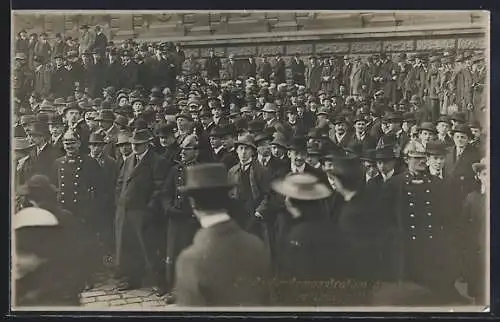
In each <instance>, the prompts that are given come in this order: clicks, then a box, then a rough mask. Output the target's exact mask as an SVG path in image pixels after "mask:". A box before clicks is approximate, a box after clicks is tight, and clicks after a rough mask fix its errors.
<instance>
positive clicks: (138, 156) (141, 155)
mask: <svg viewBox="0 0 500 322" xmlns="http://www.w3.org/2000/svg"><path fill="white" fill-rule="evenodd" d="M148 151H149V149H146V151H144V152H143V153H142V154H136V155H135V157H136V158H137V159H139V161H142V159H144V156H145V155H146V153H148Z"/></svg>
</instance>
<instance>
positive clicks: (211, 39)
mask: <svg viewBox="0 0 500 322" xmlns="http://www.w3.org/2000/svg"><path fill="white" fill-rule="evenodd" d="M487 31H488V30H487V28H486V26H485V25H484V24H478V23H476V24H474V23H469V24H458V23H457V24H445V25H443V24H438V25H426V26H395V27H377V28H374V27H369V28H351V29H341V28H335V29H326V30H308V31H293V32H273V33H269V32H265V33H254V34H225V35H204V36H183V37H175V36H174V37H169V36H163V37H161V36H160V37H155V38H146V37H144V36H142V35H139V37H138V38H137V39H136V41H138V42H155V41H174V42H180V43H182V44H183V45H185V46H204V45H214V44H228V43H230V44H231V45H238V44H250V43H272V42H276V41H285V42H286V41H290V42H294V41H305V40H307V41H321V40H324V41H327V40H332V41H335V40H359V39H361V38H387V37H391V38H397V37H402V38H404V37H412V38H418V37H440V36H443V37H444V36H450V35H457V36H459V35H463V36H467V35H471V36H484V35H485V34H486V33H487Z"/></svg>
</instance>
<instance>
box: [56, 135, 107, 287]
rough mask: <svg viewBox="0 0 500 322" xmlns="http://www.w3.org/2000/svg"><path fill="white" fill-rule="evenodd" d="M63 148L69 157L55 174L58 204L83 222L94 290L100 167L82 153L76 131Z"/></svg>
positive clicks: (59, 161)
mask: <svg viewBox="0 0 500 322" xmlns="http://www.w3.org/2000/svg"><path fill="white" fill-rule="evenodd" d="M63 146H64V150H65V151H66V155H65V156H63V157H60V158H58V159H56V161H55V167H54V170H55V173H54V174H53V178H52V182H53V184H54V185H55V186H56V187H57V188H58V190H59V193H58V202H59V205H60V206H61V208H64V209H66V210H68V211H70V212H71V213H72V214H73V215H74V216H75V217H76V218H77V219H79V221H80V222H81V223H82V229H83V230H85V232H84V233H83V234H82V235H83V236H84V240H82V245H81V246H82V247H84V248H85V249H86V253H87V256H88V257H87V258H88V261H87V264H88V274H89V276H88V277H87V283H88V285H87V287H88V288H90V287H92V281H91V274H92V272H93V270H94V268H95V267H96V265H98V262H99V261H100V259H99V258H98V256H95V255H97V254H98V252H97V251H96V250H97V247H98V246H97V245H98V244H97V227H95V222H96V220H95V219H96V218H95V216H98V215H99V213H98V212H96V211H95V206H96V202H95V201H96V198H95V196H96V195H97V194H98V193H99V192H98V191H96V187H97V186H98V184H97V179H98V177H99V176H96V173H99V171H100V168H99V164H98V163H97V161H96V160H94V159H93V158H91V157H89V156H88V155H86V154H81V153H80V146H81V141H80V138H79V136H78V135H77V134H76V132H74V131H72V130H69V131H67V132H66V133H65V134H64V136H63Z"/></svg>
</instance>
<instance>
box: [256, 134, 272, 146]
mask: <svg viewBox="0 0 500 322" xmlns="http://www.w3.org/2000/svg"><path fill="white" fill-rule="evenodd" d="M270 140H271V141H272V140H273V134H272V133H269V132H266V131H264V132H262V133H259V134H257V135H256V136H255V143H256V144H257V145H259V144H261V143H262V142H264V141H270Z"/></svg>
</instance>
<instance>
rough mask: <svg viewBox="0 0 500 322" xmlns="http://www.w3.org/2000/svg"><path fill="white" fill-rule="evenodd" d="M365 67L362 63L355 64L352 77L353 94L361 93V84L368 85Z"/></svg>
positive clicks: (351, 91) (351, 90)
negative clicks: (365, 77)
mask: <svg viewBox="0 0 500 322" xmlns="http://www.w3.org/2000/svg"><path fill="white" fill-rule="evenodd" d="M364 68H365V66H364V65H363V64H361V63H357V64H354V66H353V67H352V70H351V75H350V76H349V78H350V84H351V88H350V93H351V95H360V94H361V86H362V85H366V83H365V79H364V76H365V75H364V73H363V72H364Z"/></svg>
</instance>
